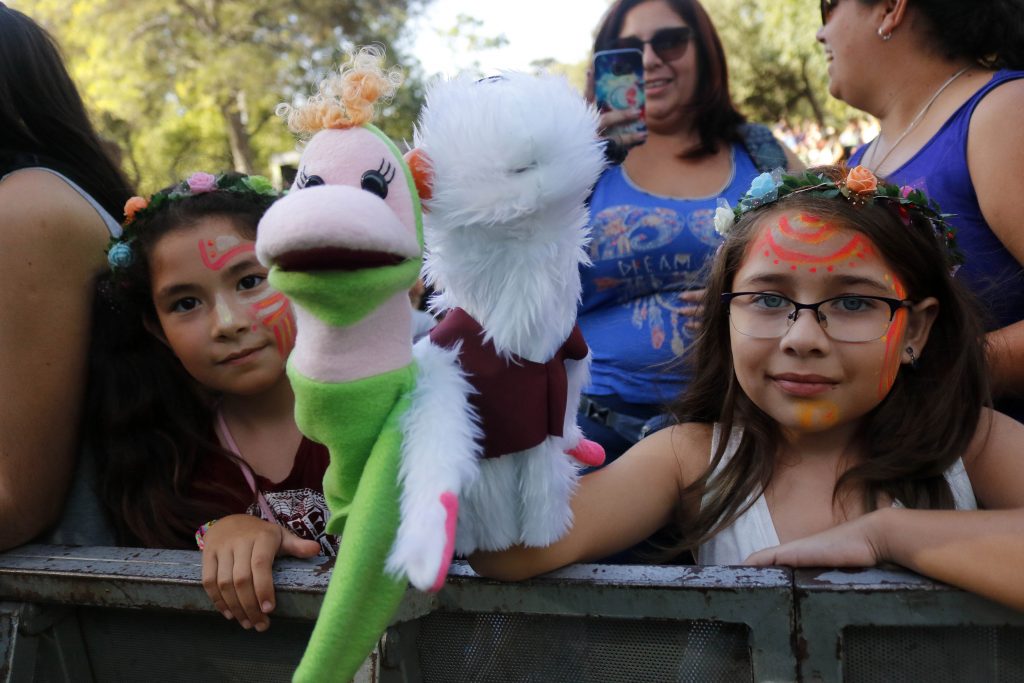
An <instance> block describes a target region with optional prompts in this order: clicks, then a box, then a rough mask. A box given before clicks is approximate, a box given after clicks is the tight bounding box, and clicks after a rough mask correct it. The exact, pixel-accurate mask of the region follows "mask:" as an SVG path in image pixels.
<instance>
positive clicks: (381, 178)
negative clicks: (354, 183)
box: [359, 159, 395, 199]
mask: <svg viewBox="0 0 1024 683" xmlns="http://www.w3.org/2000/svg"><path fill="white" fill-rule="evenodd" d="M394 179H395V167H394V166H392V165H391V162H389V161H388V160H387V159H381V160H380V166H378V167H377V170H376V171H367V172H366V173H364V174H363V177H362V180H361V181H360V183H359V186H360V187H362V188H363V189H364V190H366V191H367V192H372V193H373V194H375V195H377V196H378V197H380V198H381V199H386V198H387V196H388V185H390V184H391V181H392V180H394Z"/></svg>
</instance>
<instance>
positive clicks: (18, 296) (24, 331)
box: [0, 2, 132, 549]
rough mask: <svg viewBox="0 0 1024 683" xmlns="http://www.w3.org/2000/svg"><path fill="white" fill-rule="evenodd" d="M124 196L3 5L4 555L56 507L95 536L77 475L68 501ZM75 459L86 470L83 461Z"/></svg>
mask: <svg viewBox="0 0 1024 683" xmlns="http://www.w3.org/2000/svg"><path fill="white" fill-rule="evenodd" d="M131 195H132V191H131V186H130V185H129V183H128V181H127V180H126V179H125V178H124V176H123V175H122V173H121V171H120V170H118V168H117V167H116V166H115V164H114V163H113V162H112V161H111V160H110V159H109V158H108V157H107V154H106V153H105V152H104V149H103V144H102V142H101V140H100V138H99V136H97V135H96V132H95V131H94V130H93V127H92V125H91V124H90V122H89V117H88V115H87V114H86V111H85V107H84V106H83V104H82V100H81V98H80V97H79V95H78V92H77V90H76V88H75V85H74V83H73V82H72V80H71V77H70V76H69V75H68V72H67V70H66V69H65V67H64V64H63V63H62V61H61V57H60V52H59V50H58V49H57V46H56V44H55V43H54V42H53V40H52V39H51V38H50V37H49V36H48V35H47V34H46V32H45V31H44V30H43V29H42V28H40V27H39V26H38V25H37V24H36V23H35V22H33V21H32V20H31V19H29V18H28V17H27V16H25V15H24V14H22V13H21V12H18V11H16V10H14V9H11V8H9V7H6V6H5V5H4V4H3V3H2V2H0V216H2V218H0V290H2V291H3V293H4V304H3V306H0V387H3V392H4V399H3V400H0V455H2V457H0V492H2V493H0V549H5V548H9V547H11V546H14V545H17V544H19V543H24V542H25V541H28V540H29V539H31V538H33V537H34V536H36V535H37V534H39V533H40V532H41V531H43V530H44V529H45V528H46V527H48V526H50V525H51V524H53V522H54V521H55V520H56V519H57V516H58V515H59V513H60V511H61V509H62V508H64V509H65V511H66V514H67V516H68V519H71V520H74V522H75V524H76V525H77V528H79V529H82V528H85V527H87V526H88V525H92V524H94V528H95V530H96V531H97V533H99V531H100V530H101V529H100V527H101V526H102V525H101V524H100V523H99V522H100V521H101V518H100V516H99V509H98V506H97V505H96V501H95V499H94V497H93V500H92V501H91V502H92V504H91V506H90V503H89V497H88V495H87V492H86V488H85V486H84V485H83V482H85V481H86V476H85V475H84V474H80V475H79V476H76V477H75V486H74V488H73V489H72V490H73V491H74V492H75V495H73V496H72V497H71V499H70V501H71V502H69V503H68V504H67V505H66V506H65V504H64V502H65V501H64V499H65V494H66V492H67V491H68V487H69V483H70V482H71V480H72V476H73V475H72V473H73V471H74V469H75V465H76V456H77V455H78V453H77V451H78V433H79V421H80V415H81V403H82V394H83V387H84V384H85V382H86V374H87V363H88V350H89V338H90V330H91V324H90V309H91V304H92V292H93V283H94V280H95V278H96V276H97V275H99V274H100V272H102V271H103V269H104V268H105V267H106V257H105V256H104V248H105V247H106V244H107V242H108V241H109V240H110V237H111V234H114V233H116V232H117V231H119V230H120V225H119V221H117V220H115V219H114V218H113V217H112V216H120V215H121V210H122V207H123V206H124V202H125V200H126V199H127V198H128V197H130V196H131ZM78 460H79V461H80V463H82V464H83V468H82V469H80V473H83V472H86V471H87V469H85V465H86V463H87V461H88V459H87V458H78ZM79 494H81V495H79ZM64 540H69V541H70V540H74V541H77V542H83V541H89V540H90V539H87V538H85V537H76V538H72V537H64ZM100 540H102V539H100ZM91 541H92V542H99V541H98V540H97V539H96V538H95V537H93V538H92V539H91Z"/></svg>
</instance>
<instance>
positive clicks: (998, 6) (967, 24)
mask: <svg viewBox="0 0 1024 683" xmlns="http://www.w3.org/2000/svg"><path fill="white" fill-rule="evenodd" d="M861 2H863V3H865V4H867V5H876V4H878V3H879V2H880V0H861ZM909 6H910V8H911V9H912V10H914V12H916V13H918V15H919V16H920V17H921V18H923V19H924V24H925V26H924V30H925V31H926V33H927V39H926V41H925V42H926V44H927V45H929V46H931V48H932V49H935V50H938V51H939V52H940V53H941V54H942V55H943V56H944V57H946V58H948V59H957V58H964V57H966V58H968V59H972V60H974V61H977V62H980V63H982V64H985V65H986V66H991V67H994V68H1008V69H1022V68H1024V7H1022V6H1021V2H1020V0H971V2H964V1H963V0H911V2H910V4H909Z"/></svg>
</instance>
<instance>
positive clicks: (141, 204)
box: [124, 197, 149, 223]
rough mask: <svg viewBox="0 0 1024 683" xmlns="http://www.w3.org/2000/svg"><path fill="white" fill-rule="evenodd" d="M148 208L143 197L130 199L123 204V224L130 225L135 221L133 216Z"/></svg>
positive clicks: (146, 201) (147, 203)
mask: <svg viewBox="0 0 1024 683" xmlns="http://www.w3.org/2000/svg"><path fill="white" fill-rule="evenodd" d="M147 206H149V200H148V199H146V198H145V197H132V198H131V199H129V200H128V201H127V202H125V203H124V219H125V222H127V223H131V222H132V221H133V220H135V214H137V213H138V212H139V211H142V210H143V209H145V208H146V207H147Z"/></svg>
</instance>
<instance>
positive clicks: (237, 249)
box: [199, 238, 256, 270]
mask: <svg viewBox="0 0 1024 683" xmlns="http://www.w3.org/2000/svg"><path fill="white" fill-rule="evenodd" d="M223 241H224V240H223V239H222V238H218V239H217V240H199V256H200V257H201V258H202V259H203V265H205V266H206V267H207V268H209V269H210V270H220V269H221V268H223V267H224V266H226V265H227V263H228V261H230V260H231V259H233V258H234V257H235V256H237V255H239V254H246V253H249V252H251V251H256V243H255V242H242V243H241V244H235V245H234V246H232V247H227V246H225V245H224V244H223ZM236 241H237V240H228V242H229V243H231V244H234V243H235V242H236Z"/></svg>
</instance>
